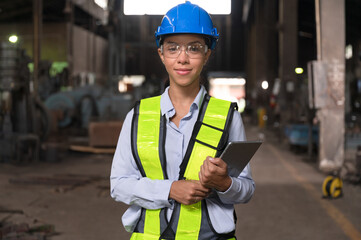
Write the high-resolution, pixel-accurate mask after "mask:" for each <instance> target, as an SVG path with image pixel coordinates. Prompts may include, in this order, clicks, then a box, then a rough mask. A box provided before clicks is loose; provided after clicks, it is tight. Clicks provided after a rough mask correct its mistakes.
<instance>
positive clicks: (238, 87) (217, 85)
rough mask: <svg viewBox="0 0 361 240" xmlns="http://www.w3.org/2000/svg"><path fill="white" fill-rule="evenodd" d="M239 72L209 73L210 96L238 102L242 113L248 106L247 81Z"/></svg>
mask: <svg viewBox="0 0 361 240" xmlns="http://www.w3.org/2000/svg"><path fill="white" fill-rule="evenodd" d="M242 75H243V74H242V73H237V72H209V73H208V80H209V94H210V95H211V96H213V97H216V98H219V99H223V100H227V101H231V102H237V104H238V109H239V111H240V112H243V111H244V108H245V106H246V100H245V98H246V79H245V78H244V77H243V76H242Z"/></svg>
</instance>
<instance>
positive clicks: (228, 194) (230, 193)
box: [216, 177, 239, 201]
mask: <svg viewBox="0 0 361 240" xmlns="http://www.w3.org/2000/svg"><path fill="white" fill-rule="evenodd" d="M231 180H232V183H231V186H229V188H228V189H227V190H226V191H224V192H220V191H216V192H217V194H218V196H219V198H220V199H221V200H222V201H223V200H226V201H227V199H232V198H233V197H234V195H235V194H237V192H238V189H239V186H237V185H239V183H238V182H237V181H234V179H233V177H231Z"/></svg>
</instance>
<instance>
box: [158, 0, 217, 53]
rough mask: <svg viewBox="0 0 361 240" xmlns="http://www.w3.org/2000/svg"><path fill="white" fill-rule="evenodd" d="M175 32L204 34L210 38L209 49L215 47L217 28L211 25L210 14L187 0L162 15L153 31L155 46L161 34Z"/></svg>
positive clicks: (159, 40)
mask: <svg viewBox="0 0 361 240" xmlns="http://www.w3.org/2000/svg"><path fill="white" fill-rule="evenodd" d="M177 33H193V34H201V35H205V36H206V37H209V38H210V40H211V42H210V46H209V48H210V49H214V48H215V47H216V44H217V40H218V37H219V34H218V33H217V29H216V28H214V27H213V22H212V19H211V16H209V14H208V13H207V12H206V11H205V10H204V9H203V8H201V7H199V6H198V5H195V4H192V3H190V2H189V1H186V2H185V3H182V4H179V5H177V6H175V7H174V8H172V9H170V10H169V11H168V12H167V13H166V15H164V17H163V19H162V22H161V25H160V26H159V27H158V29H157V31H156V32H155V41H156V43H157V47H160V42H161V37H162V36H163V35H168V34H177Z"/></svg>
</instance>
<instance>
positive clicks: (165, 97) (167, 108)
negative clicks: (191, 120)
mask: <svg viewBox="0 0 361 240" xmlns="http://www.w3.org/2000/svg"><path fill="white" fill-rule="evenodd" d="M206 93H207V91H206V89H205V88H204V86H203V85H201V88H200V90H199V92H198V94H197V96H196V98H195V99H194V101H193V103H192V105H191V111H192V109H194V108H196V109H199V108H200V105H201V104H202V102H203V98H204V95H206ZM160 109H161V112H162V116H163V115H164V114H166V113H168V112H171V111H174V107H173V104H172V101H171V100H170V97H169V87H167V88H166V89H165V90H164V92H163V94H162V96H161V98H160Z"/></svg>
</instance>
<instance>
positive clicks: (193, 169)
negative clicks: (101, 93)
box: [131, 96, 234, 240]
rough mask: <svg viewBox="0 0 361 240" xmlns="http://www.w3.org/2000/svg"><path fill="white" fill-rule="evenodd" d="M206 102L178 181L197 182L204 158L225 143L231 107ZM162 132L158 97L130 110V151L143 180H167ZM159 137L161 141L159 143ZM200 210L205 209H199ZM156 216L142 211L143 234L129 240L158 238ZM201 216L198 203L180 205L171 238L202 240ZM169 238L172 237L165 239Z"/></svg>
mask: <svg viewBox="0 0 361 240" xmlns="http://www.w3.org/2000/svg"><path fill="white" fill-rule="evenodd" d="M206 99H207V101H204V102H206V104H208V105H207V106H206V110H205V111H204V107H203V104H202V109H203V110H202V109H200V110H199V111H200V115H201V114H202V118H201V119H200V116H198V120H197V123H196V125H197V126H195V127H194V129H193V134H192V139H191V141H190V143H189V146H188V149H187V153H186V156H185V159H183V162H182V165H183V167H182V165H181V169H182V168H184V169H183V170H181V173H180V175H181V178H183V177H184V178H186V179H192V180H199V176H198V173H199V169H200V166H201V165H202V164H203V161H204V160H205V158H206V157H207V156H212V157H215V156H216V155H217V154H218V153H219V152H220V150H222V149H221V148H222V147H224V146H225V143H226V142H225V143H221V142H222V140H224V139H223V138H224V137H225V135H226V134H224V132H225V129H224V128H225V125H226V123H227V121H230V119H231V118H232V114H233V108H234V105H232V104H231V103H230V102H228V101H224V100H219V99H215V98H210V97H209V96H206ZM208 100H209V101H208ZM231 109H232V111H231ZM201 111H202V112H201ZM230 113H231V114H230ZM228 125H229V124H228ZM165 129H166V126H165V119H164V118H162V117H161V114H160V96H158V97H153V98H148V99H143V100H141V102H140V104H139V105H137V106H136V108H135V110H134V116H133V123H132V152H133V156H134V157H135V159H136V162H137V166H138V168H139V171H140V172H141V173H142V176H143V177H149V178H151V179H166V178H167V174H166V166H165V165H166V161H165V152H164V141H165ZM162 136H163V138H164V139H162V140H160V137H162ZM162 141H163V142H162ZM134 146H136V147H134ZM162 147H163V148H162ZM220 147H221V148H220ZM187 155H188V156H187ZM163 158H164V159H163ZM205 208H206V207H205ZM203 211H207V210H206V209H203ZM159 213H160V210H145V217H144V219H141V221H143V222H144V228H143V233H141V232H134V233H133V234H132V238H131V239H132V240H141V239H144V240H148V239H149V240H151V239H159V237H160V231H161V229H163V230H164V227H162V226H161V221H160V217H161V216H160V215H159ZM173 213H174V211H173ZM202 214H204V213H202V202H198V203H196V204H193V205H181V206H180V210H179V216H177V217H176V218H177V220H178V223H177V226H176V234H175V239H176V240H198V239H202V236H199V234H200V229H201V225H202V224H203V223H202ZM207 214H208V213H207ZM172 219H173V216H172ZM163 222H164V221H163ZM170 224H171V223H170ZM167 228H169V226H168V227H167ZM138 230H139V229H138ZM168 230H169V229H168ZM140 231H141V230H140ZM173 235H174V233H173ZM231 236H232V235H231ZM162 239H168V238H163V235H162ZM169 239H174V238H173V237H169ZM222 239H225V238H222Z"/></svg>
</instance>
